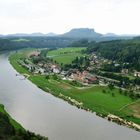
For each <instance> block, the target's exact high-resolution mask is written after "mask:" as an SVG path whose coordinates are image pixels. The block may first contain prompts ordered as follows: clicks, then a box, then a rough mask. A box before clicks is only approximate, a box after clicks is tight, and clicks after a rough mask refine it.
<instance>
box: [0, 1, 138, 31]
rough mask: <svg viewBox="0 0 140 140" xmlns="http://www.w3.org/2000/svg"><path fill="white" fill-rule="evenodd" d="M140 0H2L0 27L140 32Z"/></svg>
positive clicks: (32, 29) (1, 28)
mask: <svg viewBox="0 0 140 140" xmlns="http://www.w3.org/2000/svg"><path fill="white" fill-rule="evenodd" d="M139 5H140V1H139V0H1V1H0V23H1V26H0V31H1V33H5V34H6V33H15V32H28V33H30V32H44V33H46V32H51V31H53V32H57V33H63V32H65V31H68V30H70V29H71V28H75V27H90V28H95V29H96V30H97V31H98V32H101V33H106V32H115V33H119V34H121V33H139V34H140V29H139V24H140V20H139V18H138V16H139V13H140V8H139Z"/></svg>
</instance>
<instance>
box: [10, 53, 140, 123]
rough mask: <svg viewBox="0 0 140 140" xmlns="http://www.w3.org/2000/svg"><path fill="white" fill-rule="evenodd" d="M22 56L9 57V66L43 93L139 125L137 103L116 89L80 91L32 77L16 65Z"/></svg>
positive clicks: (98, 88)
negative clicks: (80, 103)
mask: <svg viewBox="0 0 140 140" xmlns="http://www.w3.org/2000/svg"><path fill="white" fill-rule="evenodd" d="M22 56H23V55H21V54H14V55H11V56H10V62H11V64H12V65H13V67H14V68H15V69H16V70H17V71H19V72H20V73H27V74H29V75H30V77H29V80H30V81H32V82H33V83H34V84H36V85H37V86H38V87H39V88H41V89H43V90H44V91H47V92H50V93H52V94H53V95H54V96H57V97H58V96H59V95H60V93H61V94H63V95H65V96H68V97H71V98H72V99H75V100H77V101H78V102H82V103H83V106H84V108H86V109H90V110H92V111H95V112H97V113H99V114H103V115H107V114H109V113H111V114H114V115H117V116H119V117H122V118H125V119H127V120H131V121H133V122H135V123H138V124H140V116H139V115H140V107H139V106H140V102H139V101H136V100H132V99H131V98H130V97H128V96H124V95H123V94H121V93H119V90H118V89H113V90H111V89H109V88H108V87H101V86H94V87H88V88H82V89H80V88H78V87H75V86H72V85H70V84H69V83H68V82H65V81H64V80H54V79H52V78H50V79H46V77H45V76H41V75H32V74H31V73H29V72H28V71H27V70H26V69H24V68H22V67H21V66H19V65H18V63H17V60H18V59H19V58H20V57H22ZM56 87H57V88H56ZM104 91H105V92H104ZM133 102H136V106H138V107H136V111H137V115H136V112H134V109H133V107H132V106H131V105H130V104H132V105H133ZM129 105H130V106H129ZM134 105H135V104H134ZM125 106H126V107H125ZM123 107H125V109H122V108H123Z"/></svg>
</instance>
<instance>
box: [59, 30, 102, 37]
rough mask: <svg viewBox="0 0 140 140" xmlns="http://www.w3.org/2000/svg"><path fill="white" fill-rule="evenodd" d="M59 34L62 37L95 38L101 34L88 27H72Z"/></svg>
mask: <svg viewBox="0 0 140 140" xmlns="http://www.w3.org/2000/svg"><path fill="white" fill-rule="evenodd" d="M61 36H63V37H68V38H80V39H81V38H92V39H96V38H99V37H101V36H102V34H100V33H97V32H95V31H94V29H89V28H76V29H72V30H71V31H69V32H67V33H64V34H62V35H61Z"/></svg>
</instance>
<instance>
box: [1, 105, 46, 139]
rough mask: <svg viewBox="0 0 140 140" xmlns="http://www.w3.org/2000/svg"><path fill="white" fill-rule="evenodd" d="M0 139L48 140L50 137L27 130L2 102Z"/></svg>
mask: <svg viewBox="0 0 140 140" xmlns="http://www.w3.org/2000/svg"><path fill="white" fill-rule="evenodd" d="M0 139H1V140H48V138H45V137H42V136H40V135H35V134H34V133H32V132H29V131H26V130H25V129H24V128H23V127H22V126H21V125H20V124H19V123H18V122H16V121H15V120H14V119H12V118H11V116H10V115H9V114H8V113H7V112H6V111H5V109H4V106H3V105H1V104H0Z"/></svg>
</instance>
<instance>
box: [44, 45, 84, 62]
mask: <svg viewBox="0 0 140 140" xmlns="http://www.w3.org/2000/svg"><path fill="white" fill-rule="evenodd" d="M82 50H85V48H82V47H81V48H72V47H71V48H60V49H57V50H51V51H48V54H47V57H50V58H52V59H53V60H54V61H56V62H58V63H59V64H61V63H63V64H70V63H71V62H72V61H73V60H74V59H75V58H76V57H81V56H84V55H85V54H83V53H82V52H81V51H82Z"/></svg>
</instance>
